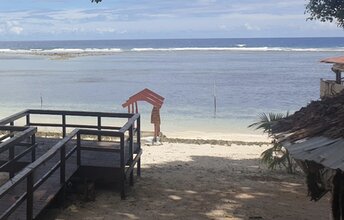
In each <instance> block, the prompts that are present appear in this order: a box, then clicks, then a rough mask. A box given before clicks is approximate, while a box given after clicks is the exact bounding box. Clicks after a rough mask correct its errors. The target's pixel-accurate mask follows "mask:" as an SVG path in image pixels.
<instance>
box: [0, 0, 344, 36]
mask: <svg viewBox="0 0 344 220" xmlns="http://www.w3.org/2000/svg"><path fill="white" fill-rule="evenodd" d="M306 3H307V0H241V1H238V0H236V1H234V0H103V2H101V3H99V4H95V3H91V2H90V0H8V1H7V0H6V1H5V0H2V1H1V5H0V40H85V39H160V38H163V39H164V38H243V37H244V38H255V37H342V36H343V34H344V32H343V29H341V28H339V27H337V26H336V24H334V23H321V22H318V21H307V15H305V14H304V10H305V4H306Z"/></svg>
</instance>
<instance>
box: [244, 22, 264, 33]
mask: <svg viewBox="0 0 344 220" xmlns="http://www.w3.org/2000/svg"><path fill="white" fill-rule="evenodd" d="M244 26H245V28H246V29H247V30H249V31H260V30H261V28H260V27H258V26H254V25H251V24H249V23H245V24H244Z"/></svg>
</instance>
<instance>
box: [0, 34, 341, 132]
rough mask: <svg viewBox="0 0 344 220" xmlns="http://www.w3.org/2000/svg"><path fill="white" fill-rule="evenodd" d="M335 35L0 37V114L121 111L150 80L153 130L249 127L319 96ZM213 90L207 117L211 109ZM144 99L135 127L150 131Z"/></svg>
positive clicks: (335, 51)
mask: <svg viewBox="0 0 344 220" xmlns="http://www.w3.org/2000/svg"><path fill="white" fill-rule="evenodd" d="M343 53H344V38H271V39H268V38H257V39H169V40H159V39H157V40H95V41H37V42H34V41H30V42H0V60H1V65H0V77H1V86H0V93H1V96H0V103H1V105H0V117H4V116H8V115H10V114H12V113H15V112H17V111H20V110H23V109H28V108H39V109H40V108H43V109H66V110H88V111H110V112H127V110H126V109H123V108H122V106H121V105H122V103H123V102H125V100H126V99H127V98H128V97H129V96H131V95H133V94H135V93H136V92H138V91H140V90H142V89H144V88H149V89H151V90H153V91H155V92H157V93H159V94H160V95H162V96H163V97H165V103H164V105H163V107H162V109H161V118H162V125H161V127H162V132H163V133H165V134H169V133H174V132H188V131H196V132H198V131H199V132H204V133H228V134H230V133H237V134H252V133H253V134H256V133H257V132H256V131H254V130H253V129H251V128H247V126H248V125H249V124H251V123H253V122H255V121H257V120H258V116H259V114H261V113H263V112H266V113H269V112H276V113H286V112H287V111H289V112H290V113H292V112H294V111H296V110H298V109H300V108H301V107H302V106H305V105H307V103H309V102H310V101H311V100H317V99H319V84H320V78H329V79H334V77H335V76H334V74H333V73H332V72H331V65H329V64H324V63H320V62H319V61H320V60H321V59H324V58H327V57H332V56H340V55H343ZM214 96H216V115H215V113H214ZM151 109H152V107H151V106H150V105H149V104H147V103H144V102H142V103H139V110H140V113H141V114H142V119H143V128H144V129H146V130H152V129H153V127H152V125H151V124H150V111H151Z"/></svg>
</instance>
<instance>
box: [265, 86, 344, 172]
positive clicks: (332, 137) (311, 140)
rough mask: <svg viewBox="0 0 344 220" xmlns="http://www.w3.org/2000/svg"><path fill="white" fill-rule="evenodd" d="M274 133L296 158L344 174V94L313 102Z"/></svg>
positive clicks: (279, 123) (275, 128)
mask: <svg viewBox="0 0 344 220" xmlns="http://www.w3.org/2000/svg"><path fill="white" fill-rule="evenodd" d="M272 132H273V133H274V134H275V135H276V137H277V139H278V140H279V142H281V143H282V144H283V146H285V147H286V148H287V149H288V150H289V152H290V153H291V155H292V156H293V157H294V158H296V159H299V160H310V161H314V162H316V163H319V164H322V165H324V166H326V167H329V168H331V169H341V170H343V171H344V161H343V155H344V92H341V93H339V94H338V95H337V96H334V97H330V98H325V99H323V100H321V101H320V100H319V101H312V102H311V103H310V104H308V105H307V106H306V107H303V108H301V109H300V110H299V111H297V112H295V113H294V114H293V115H290V116H289V117H287V118H285V119H282V120H279V121H277V122H276V123H275V124H274V125H273V126H272Z"/></svg>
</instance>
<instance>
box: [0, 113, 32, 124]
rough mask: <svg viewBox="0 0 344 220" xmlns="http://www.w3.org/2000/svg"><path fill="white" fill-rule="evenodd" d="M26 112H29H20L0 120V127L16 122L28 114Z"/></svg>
mask: <svg viewBox="0 0 344 220" xmlns="http://www.w3.org/2000/svg"><path fill="white" fill-rule="evenodd" d="M28 111H29V110H24V111H21V112H18V113H16V114H14V115H11V116H8V117H6V118H4V119H2V120H0V125H6V124H9V123H11V122H13V121H15V120H18V119H19V118H22V117H24V116H26V115H27V114H28Z"/></svg>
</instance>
